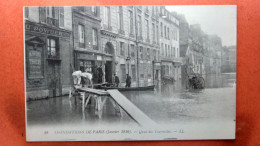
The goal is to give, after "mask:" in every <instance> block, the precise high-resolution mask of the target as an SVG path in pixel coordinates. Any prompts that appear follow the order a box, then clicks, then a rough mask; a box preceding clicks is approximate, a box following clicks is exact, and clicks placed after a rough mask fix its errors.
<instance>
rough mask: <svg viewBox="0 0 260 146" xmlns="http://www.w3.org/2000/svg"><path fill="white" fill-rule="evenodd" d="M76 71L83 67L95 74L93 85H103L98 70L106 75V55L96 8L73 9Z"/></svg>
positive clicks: (97, 8) (82, 7)
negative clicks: (102, 45)
mask: <svg viewBox="0 0 260 146" xmlns="http://www.w3.org/2000/svg"><path fill="white" fill-rule="evenodd" d="M72 20H73V21H72V22H73V48H74V49H73V50H74V70H79V67H80V66H83V67H84V69H85V70H87V71H89V72H92V73H93V83H95V84H97V83H99V82H100V83H101V82H103V81H104V76H102V77H100V78H99V76H98V74H97V73H96V72H97V70H99V71H102V74H104V65H105V61H104V60H105V58H106V56H105V54H104V52H103V49H102V48H101V41H100V39H101V34H100V30H101V18H100V9H99V7H95V6H80V7H72Z"/></svg>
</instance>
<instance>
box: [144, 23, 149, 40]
mask: <svg viewBox="0 0 260 146" xmlns="http://www.w3.org/2000/svg"><path fill="white" fill-rule="evenodd" d="M145 27H146V39H147V40H149V21H148V20H147V19H146V20H145Z"/></svg>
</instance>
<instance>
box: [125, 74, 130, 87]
mask: <svg viewBox="0 0 260 146" xmlns="http://www.w3.org/2000/svg"><path fill="white" fill-rule="evenodd" d="M125 87H126V88H127V87H131V76H129V75H128V74H126V85H125Z"/></svg>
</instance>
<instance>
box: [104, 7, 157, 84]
mask: <svg viewBox="0 0 260 146" xmlns="http://www.w3.org/2000/svg"><path fill="white" fill-rule="evenodd" d="M100 9H101V10H100V13H101V19H102V21H101V44H102V48H104V51H105V53H106V54H107V55H111V56H112V57H113V58H112V65H111V66H113V67H112V68H113V69H112V74H110V73H109V76H110V77H111V75H113V74H117V75H118V77H119V79H120V82H121V86H124V85H125V80H126V74H129V75H130V76H131V78H132V86H146V85H152V84H154V83H153V82H154V78H156V79H158V80H159V76H160V63H158V62H159V36H158V35H157V34H158V32H159V26H158V24H159V17H158V14H159V13H158V7H154V6H102V7H100ZM156 12H157V13H156ZM108 50H110V51H108ZM156 61H157V62H156ZM109 67H110V65H108V68H109ZM110 68H111V67H110Z"/></svg>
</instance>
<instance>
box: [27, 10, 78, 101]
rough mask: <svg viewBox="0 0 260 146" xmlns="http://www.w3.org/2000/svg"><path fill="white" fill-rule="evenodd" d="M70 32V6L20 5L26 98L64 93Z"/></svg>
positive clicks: (67, 86)
mask: <svg viewBox="0 0 260 146" xmlns="http://www.w3.org/2000/svg"><path fill="white" fill-rule="evenodd" d="M71 31H72V21H71V7H25V8H24V36H25V38H24V41H25V44H24V47H25V62H26V74H25V75H26V98H27V100H29V99H37V98H44V97H53V96H60V95H63V94H66V93H68V91H69V89H70V87H71V86H70V85H71V66H70V65H69V64H70V63H71V62H72V60H73V58H72V46H71V44H72V43H71Z"/></svg>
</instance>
